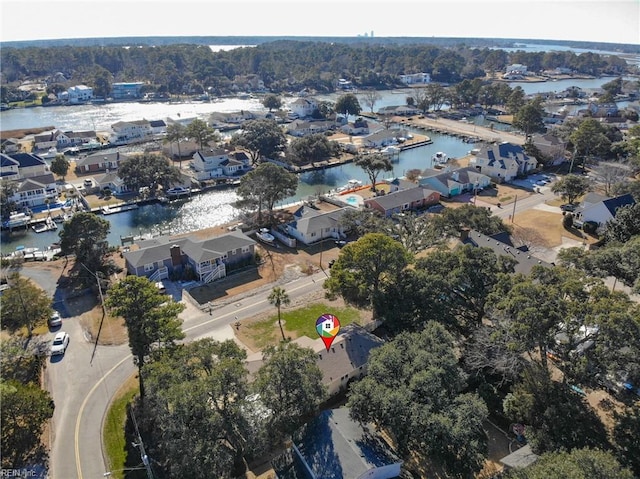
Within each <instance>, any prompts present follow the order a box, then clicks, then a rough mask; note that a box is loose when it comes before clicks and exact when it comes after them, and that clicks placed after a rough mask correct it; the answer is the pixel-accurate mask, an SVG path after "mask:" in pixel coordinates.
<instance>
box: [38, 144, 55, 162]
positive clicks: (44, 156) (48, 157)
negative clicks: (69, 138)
mask: <svg viewBox="0 0 640 479" xmlns="http://www.w3.org/2000/svg"><path fill="white" fill-rule="evenodd" d="M38 156H39V157H40V158H42V159H45V160H53V159H54V158H55V157H56V156H58V150H57V149H56V148H55V147H51V148H49V150H47V152H46V153H42V154H41V155H38Z"/></svg>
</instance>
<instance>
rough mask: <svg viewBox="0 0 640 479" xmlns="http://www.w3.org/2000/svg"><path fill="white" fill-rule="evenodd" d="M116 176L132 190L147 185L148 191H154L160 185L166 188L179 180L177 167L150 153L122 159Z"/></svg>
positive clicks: (162, 157) (137, 189) (165, 159)
mask: <svg viewBox="0 0 640 479" xmlns="http://www.w3.org/2000/svg"><path fill="white" fill-rule="evenodd" d="M118 176H119V177H120V178H122V181H123V182H124V184H125V185H126V186H127V188H129V189H130V190H132V191H139V190H140V188H142V187H148V188H149V190H150V191H156V190H157V189H158V188H159V187H160V186H161V187H162V188H163V189H168V188H170V187H171V186H172V185H175V184H177V183H180V181H181V175H180V170H179V169H178V168H176V167H175V166H173V165H171V164H170V163H169V161H168V160H167V158H165V157H164V156H160V155H155V154H151V153H145V154H143V155H136V156H130V157H128V158H126V159H124V160H122V161H121V162H120V166H119V167H118Z"/></svg>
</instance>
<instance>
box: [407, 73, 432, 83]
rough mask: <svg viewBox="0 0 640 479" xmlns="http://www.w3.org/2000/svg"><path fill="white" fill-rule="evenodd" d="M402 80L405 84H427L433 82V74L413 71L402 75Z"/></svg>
mask: <svg viewBox="0 0 640 479" xmlns="http://www.w3.org/2000/svg"><path fill="white" fill-rule="evenodd" d="M400 81H401V82H402V83H404V84H405V85H425V84H427V83H430V82H431V75H430V74H428V73H411V74H409V75H400Z"/></svg>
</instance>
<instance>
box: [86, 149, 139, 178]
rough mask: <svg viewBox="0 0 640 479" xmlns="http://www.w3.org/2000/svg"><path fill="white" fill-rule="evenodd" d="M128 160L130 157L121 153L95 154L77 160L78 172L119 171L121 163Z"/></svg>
mask: <svg viewBox="0 0 640 479" xmlns="http://www.w3.org/2000/svg"><path fill="white" fill-rule="evenodd" d="M127 158H129V155H127V154H126V153H120V152H119V151H116V152H112V153H107V152H98V153H94V154H92V155H88V156H86V157H84V158H80V159H78V160H76V172H77V173H93V172H96V171H107V170H117V169H118V167H119V166H120V162H121V161H122V160H126V159H127Z"/></svg>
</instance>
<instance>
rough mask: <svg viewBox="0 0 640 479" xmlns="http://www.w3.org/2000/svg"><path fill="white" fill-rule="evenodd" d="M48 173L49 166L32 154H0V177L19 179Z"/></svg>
mask: <svg viewBox="0 0 640 479" xmlns="http://www.w3.org/2000/svg"><path fill="white" fill-rule="evenodd" d="M47 173H49V166H48V165H47V163H46V162H45V161H44V160H43V159H42V158H41V157H39V156H38V155H34V154H32V153H12V154H6V153H2V154H0V177H2V179H3V180H6V179H12V180H14V179H20V178H29V177H34V176H41V175H45V174H47Z"/></svg>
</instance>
